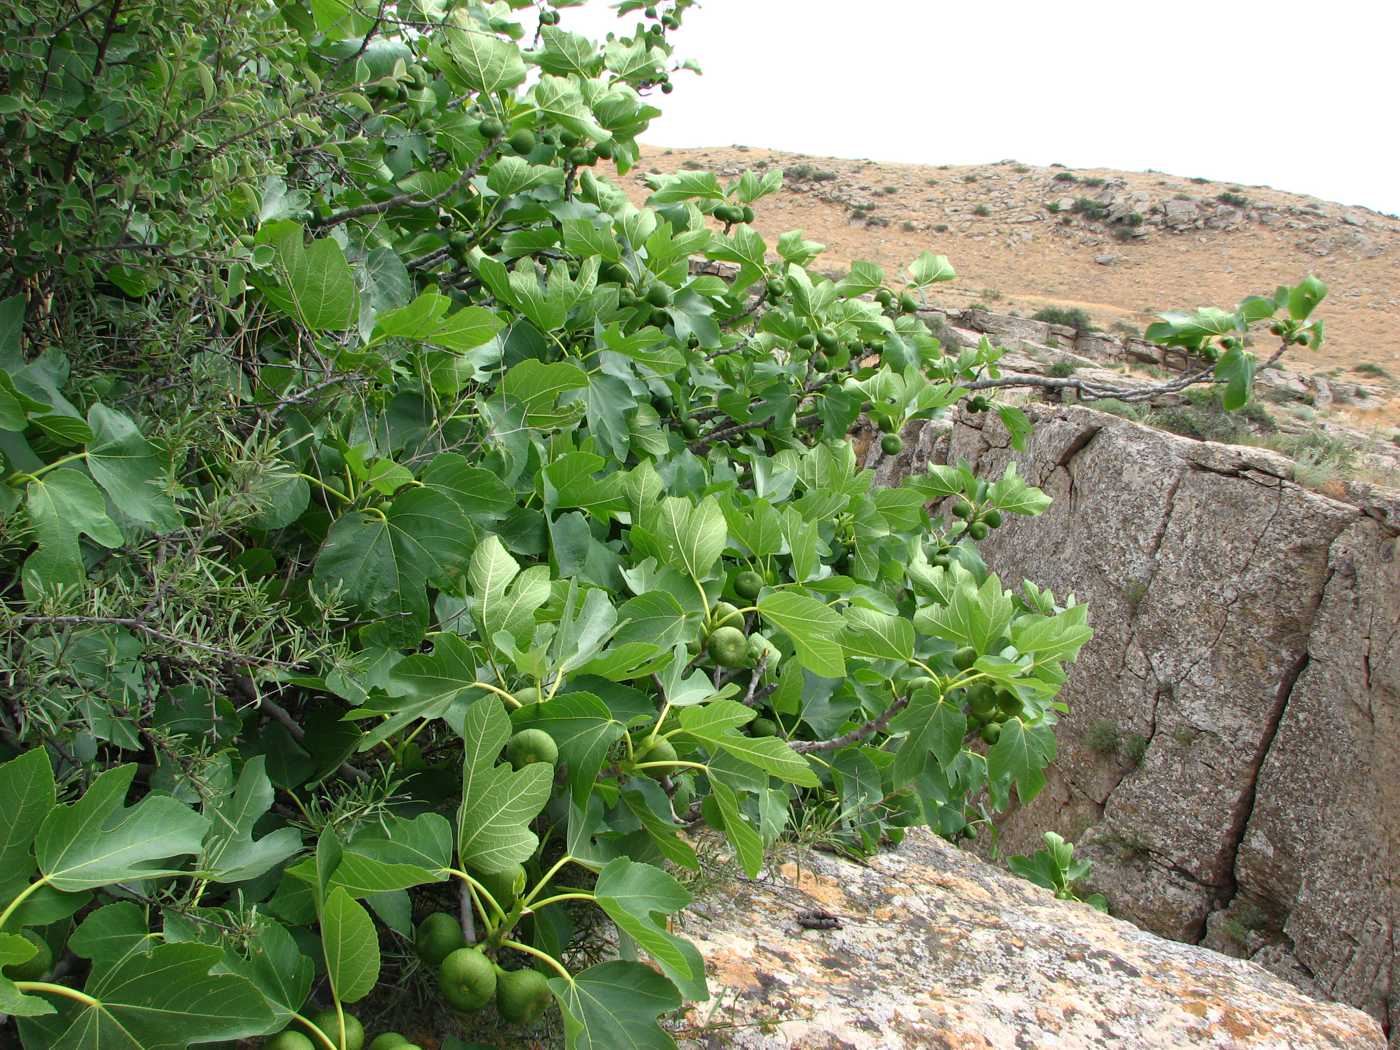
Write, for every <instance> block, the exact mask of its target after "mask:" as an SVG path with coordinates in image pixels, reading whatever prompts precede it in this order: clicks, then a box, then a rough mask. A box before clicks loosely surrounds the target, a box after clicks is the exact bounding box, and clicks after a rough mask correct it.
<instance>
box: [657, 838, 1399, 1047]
mask: <svg viewBox="0 0 1400 1050" xmlns="http://www.w3.org/2000/svg"><path fill="white" fill-rule="evenodd" d="M814 910H821V911H824V912H826V913H828V914H831V915H835V916H837V917H839V918H840V920H841V926H840V928H839V929H824V930H804V929H803V928H802V926H801V924H800V923H799V921H798V918H799V916H800V915H802V914H803V913H804V912H811V911H814ZM684 921H685V928H684V930H683V932H684V933H685V935H686V936H688V937H690V938H692V939H693V940H694V941H695V943H696V946H697V947H698V948H699V949H700V951H701V954H702V955H704V957H705V959H706V961H707V963H708V967H709V970H710V977H711V979H710V987H711V990H712V992H713V993H714V998H713V999H712V1000H711V1001H710V1002H708V1003H697V1004H694V1005H693V1006H692V1007H691V1009H690V1011H689V1013H688V1015H687V1016H686V1017H685V1018H684V1020H683V1021H682V1022H681V1023H680V1024H679V1025H678V1027H679V1029H680V1030H679V1031H678V1032H677V1033H676V1034H677V1035H678V1036H679V1037H680V1045H681V1046H682V1047H684V1048H685V1050H719V1048H725V1050H796V1048H801V1050H913V1048H916V1047H917V1048H938V1050H964V1048H966V1050H974V1048H975V1050H1003V1048H1004V1050H1050V1048H1061V1050H1071V1048H1073V1050H1108V1048H1114V1050H1118V1048H1121V1050H1154V1048H1163V1050H1165V1048H1169V1047H1170V1048H1175V1050H1183V1048H1185V1050H1189V1048H1192V1047H1217V1048H1221V1050H1224V1048H1231V1050H1245V1048H1269V1050H1323V1048H1328V1050H1381V1047H1383V1045H1384V1039H1383V1037H1382V1035H1381V1032H1380V1028H1379V1026H1378V1025H1377V1024H1376V1022H1375V1020H1374V1019H1372V1018H1370V1017H1368V1016H1366V1015H1365V1014H1363V1013H1362V1012H1360V1011H1359V1010H1355V1009H1353V1008H1351V1007H1348V1006H1343V1005H1338V1004H1329V1003H1320V1002H1317V1001H1315V1000H1313V999H1310V998H1309V997H1307V996H1305V995H1303V994H1302V993H1301V992H1300V991H1298V990H1297V989H1296V988H1295V987H1294V986H1293V985H1291V984H1288V983H1286V982H1284V981H1282V980H1279V979H1278V978H1277V977H1275V976H1273V975H1272V974H1270V973H1268V972H1267V971H1266V970H1264V969H1262V968H1261V967H1259V966H1256V965H1255V964H1253V963H1250V962H1244V961H1241V960H1238V959H1231V958H1228V957H1226V956H1223V955H1219V954H1217V953H1215V952H1212V951H1209V950H1207V949H1204V948H1199V947H1196V946H1192V945H1184V944H1178V943H1175V942H1172V941H1167V940H1162V939H1161V938H1159V937H1156V936H1154V935H1152V934H1149V933H1146V932H1144V931H1142V930H1140V929H1138V928H1137V927H1135V926H1132V925H1130V924H1128V923H1126V922H1121V921H1119V920H1116V919H1112V918H1109V917H1108V916H1105V915H1101V914H1100V913H1098V912H1096V911H1094V910H1093V909H1092V908H1089V907H1088V906H1087V905H1082V904H1075V903H1071V902H1065V901H1058V900H1056V899H1055V898H1054V897H1053V896H1052V895H1051V894H1050V893H1049V892H1048V891H1046V890H1043V889H1041V888H1040V887H1038V886H1035V885H1033V884H1032V883H1029V882H1026V881H1025V880H1022V879H1018V878H1016V877H1014V876H1012V875H1009V874H1007V873H1006V872H1004V871H1001V870H999V869H996V868H993V867H991V866H990V865H988V864H986V863H984V862H982V861H980V860H978V859H977V858H976V857H974V856H972V855H971V854H968V853H965V852H962V851H960V850H958V849H956V848H955V847H953V846H950V845H949V844H948V843H946V842H944V841H943V840H941V839H938V838H936V837H935V836H933V835H931V834H929V833H928V832H926V831H918V832H911V833H910V834H909V836H908V837H907V838H906V839H905V840H904V842H903V843H902V844H901V845H900V846H899V847H898V848H897V849H894V850H890V851H888V852H884V853H881V854H879V855H878V856H876V857H875V858H874V859H873V861H872V862H871V863H870V864H869V865H868V866H867V865H858V864H854V863H851V862H849V861H844V860H840V859H837V858H835V857H832V856H830V855H826V854H807V855H804V856H803V858H802V863H801V868H800V869H799V868H798V867H797V866H796V865H795V864H792V863H789V864H786V865H784V866H783V868H782V869H781V871H780V872H778V873H775V874H774V875H773V876H771V877H769V878H768V879H765V880H763V881H759V882H749V883H741V884H740V885H739V886H738V887H735V886H732V885H726V886H725V887H724V889H723V890H721V891H716V895H715V899H713V900H712V901H708V902H702V904H701V905H700V907H699V908H698V909H696V910H695V911H690V912H687V913H685V917H684Z"/></svg>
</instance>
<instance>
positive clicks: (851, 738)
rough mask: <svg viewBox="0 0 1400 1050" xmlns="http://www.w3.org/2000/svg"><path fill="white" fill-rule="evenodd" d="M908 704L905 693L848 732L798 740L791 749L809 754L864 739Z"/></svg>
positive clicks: (802, 753)
mask: <svg viewBox="0 0 1400 1050" xmlns="http://www.w3.org/2000/svg"><path fill="white" fill-rule="evenodd" d="M908 706H909V697H908V696H907V695H906V696H901V697H900V698H899V699H897V700H895V702H894V703H892V704H890V706H889V707H887V708H885V710H884V711H883V712H882V713H881V714H879V715H878V716H876V717H875V718H872V719H871V720H870V721H868V722H866V723H865V724H864V725H858V726H856V727H855V728H854V729H852V730H851V731H850V732H849V733H842V734H841V735H840V736H838V737H832V738H831V739H830V740H798V741H795V742H794V743H793V745H792V749H793V750H794V751H796V752H797V753H798V754H801V755H806V754H810V753H812V752H814V751H839V750H840V749H841V748H843V747H848V746H849V745H851V744H854V743H856V742H857V741H859V740H864V739H865V738H866V737H868V736H870V735H871V734H872V733H879V732H882V731H883V730H884V729H885V727H886V726H888V725H889V724H890V721H891V719H893V718H894V716H895V715H897V714H899V712H901V711H903V710H904V709H905V708H906V707H908Z"/></svg>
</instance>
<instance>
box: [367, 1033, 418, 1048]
mask: <svg viewBox="0 0 1400 1050" xmlns="http://www.w3.org/2000/svg"><path fill="white" fill-rule="evenodd" d="M411 1046H412V1044H411V1043H410V1042H409V1041H408V1036H406V1035H403V1034H402V1033H400V1032H380V1033H379V1034H378V1035H377V1036H375V1037H374V1038H373V1039H371V1040H370V1041H369V1050H405V1048H408V1047H411Z"/></svg>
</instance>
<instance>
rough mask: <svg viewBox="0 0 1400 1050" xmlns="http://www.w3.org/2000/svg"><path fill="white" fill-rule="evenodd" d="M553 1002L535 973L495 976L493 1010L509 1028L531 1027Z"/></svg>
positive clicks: (508, 972)
mask: <svg viewBox="0 0 1400 1050" xmlns="http://www.w3.org/2000/svg"><path fill="white" fill-rule="evenodd" d="M553 998H554V993H553V992H551V991H550V990H549V981H547V980H546V979H545V976H544V974H542V973H540V972H539V971H538V970H502V971H501V972H500V973H499V974H498V975H497V976H496V1009H497V1010H499V1011H500V1014H501V1017H502V1018H504V1019H505V1020H507V1021H509V1022H510V1023H511V1024H534V1023H535V1022H536V1021H538V1020H539V1019H540V1017H541V1015H542V1014H543V1013H544V1012H545V1010H546V1009H548V1008H549V1004H550V1001H551V1000H552V999H553Z"/></svg>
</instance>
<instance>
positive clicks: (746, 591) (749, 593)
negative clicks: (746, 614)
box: [734, 569, 763, 601]
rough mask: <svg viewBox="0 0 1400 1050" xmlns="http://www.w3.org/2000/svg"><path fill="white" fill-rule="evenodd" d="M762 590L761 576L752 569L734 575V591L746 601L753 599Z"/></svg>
mask: <svg viewBox="0 0 1400 1050" xmlns="http://www.w3.org/2000/svg"><path fill="white" fill-rule="evenodd" d="M762 590H763V577H762V576H760V575H759V574H758V573H756V572H754V571H753V570H752V569H749V570H746V571H744V572H741V573H739V575H738V576H736V577H734V593H735V594H737V595H738V596H739V597H740V598H743V599H745V600H746V601H753V600H754V599H756V598H757V597H758V594H759V592H760V591H762Z"/></svg>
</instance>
